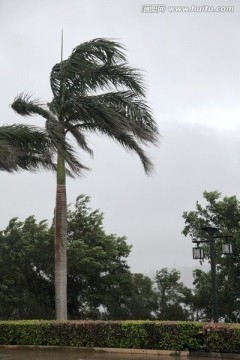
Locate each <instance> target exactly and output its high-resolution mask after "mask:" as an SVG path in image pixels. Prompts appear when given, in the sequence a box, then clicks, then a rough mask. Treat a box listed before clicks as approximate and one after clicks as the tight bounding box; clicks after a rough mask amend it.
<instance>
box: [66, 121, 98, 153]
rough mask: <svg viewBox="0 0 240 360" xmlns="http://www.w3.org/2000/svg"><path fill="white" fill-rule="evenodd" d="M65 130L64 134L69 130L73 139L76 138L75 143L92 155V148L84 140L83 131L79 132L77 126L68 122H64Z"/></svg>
mask: <svg viewBox="0 0 240 360" xmlns="http://www.w3.org/2000/svg"><path fill="white" fill-rule="evenodd" d="M65 131H66V134H67V133H68V132H70V133H71V134H72V136H73V137H74V139H75V140H76V142H77V144H78V145H79V146H80V147H81V148H82V149H83V150H84V151H86V152H88V153H89V154H90V155H91V156H93V151H92V149H90V148H89V146H88V144H87V142H86V138H85V135H84V134H83V133H81V131H80V130H79V129H78V128H77V127H75V126H74V125H72V124H71V123H70V122H66V123H65Z"/></svg>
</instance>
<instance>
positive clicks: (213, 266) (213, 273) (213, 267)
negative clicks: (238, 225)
mask: <svg viewBox="0 0 240 360" xmlns="http://www.w3.org/2000/svg"><path fill="white" fill-rule="evenodd" d="M209 241H210V260H211V277H212V313H213V321H214V322H215V323H218V295H217V278H216V259H215V256H216V253H215V239H214V232H213V231H211V232H210V233H209Z"/></svg>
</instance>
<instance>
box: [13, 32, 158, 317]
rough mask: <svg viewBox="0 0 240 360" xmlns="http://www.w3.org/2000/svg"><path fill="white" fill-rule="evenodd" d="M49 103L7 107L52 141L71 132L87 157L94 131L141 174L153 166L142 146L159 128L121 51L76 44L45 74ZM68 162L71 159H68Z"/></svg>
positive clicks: (61, 192)
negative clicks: (35, 120)
mask: <svg viewBox="0 0 240 360" xmlns="http://www.w3.org/2000/svg"><path fill="white" fill-rule="evenodd" d="M50 85H51V89H52V92H53V99H52V101H51V102H50V103H48V104H46V105H42V104H40V103H39V102H38V101H34V100H32V99H31V98H29V97H28V96H26V95H20V96H18V97H17V98H16V99H15V101H14V103H13V104H12V107H13V109H14V110H15V111H17V112H18V113H19V114H21V115H23V116H26V115H35V114H36V115H41V116H42V117H43V118H44V119H45V120H46V128H47V129H50V131H51V135H52V141H53V142H55V129H60V131H61V132H62V136H63V137H64V138H66V137H67V135H68V134H71V135H72V136H73V138H74V139H75V140H76V142H77V144H78V146H79V147H80V148H81V149H82V150H84V151H87V152H89V153H90V154H91V153H92V150H91V149H90V148H89V147H88V145H87V142H86V139H85V133H86V132H96V133H100V134H103V135H107V136H109V137H110V138H112V139H114V140H115V141H116V142H118V143H119V144H120V145H122V146H123V147H124V148H126V149H127V150H129V151H132V152H134V153H136V154H137V155H138V156H139V157H140V159H141V161H142V164H143V166H144V170H145V172H146V173H149V172H150V171H151V170H152V163H151V161H150V160H149V158H148V157H147V155H146V154H145V152H144V150H143V148H142V144H156V143H157V141H158V130H157V126H156V123H155V122H154V120H153V117H152V115H151V111H150V109H149V107H148V106H147V105H146V103H145V100H144V99H145V91H144V88H143V82H142V76H141V74H140V73H139V72H138V71H137V70H136V69H134V68H132V67H130V66H128V64H127V62H126V57H125V55H124V53H123V47H122V46H121V45H120V44H118V43H117V42H114V41H110V40H107V39H94V40H92V41H89V42H86V43H83V44H81V45H79V46H77V47H76V48H75V49H74V50H73V52H72V54H71V55H70V57H69V58H68V59H67V60H62V61H61V62H60V63H58V64H56V65H55V66H54V67H53V69H52V71H51V76H50ZM65 160H66V158H64V157H63V156H62V154H61V152H59V151H58V156H57V195H56V209H55V286H56V289H55V301H56V317H57V319H66V318H67V297H66V294H67V291H66V289H67V258H66V249H67V203H66V188H65V186H66V179H65V177H66V176H65V173H66V171H65ZM70 160H71V161H70ZM70 160H69V159H68V163H69V165H70V167H71V169H72V171H74V172H75V173H77V172H79V170H80V169H81V168H84V166H83V165H82V164H81V163H79V162H78V161H77V160H76V158H75V157H74V156H72V157H71V159H70Z"/></svg>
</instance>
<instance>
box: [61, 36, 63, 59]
mask: <svg viewBox="0 0 240 360" xmlns="http://www.w3.org/2000/svg"><path fill="white" fill-rule="evenodd" d="M62 61H63V29H62V34H61V62H62Z"/></svg>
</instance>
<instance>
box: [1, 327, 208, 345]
mask: <svg viewBox="0 0 240 360" xmlns="http://www.w3.org/2000/svg"><path fill="white" fill-rule="evenodd" d="M203 326H204V325H203V324H200V323H190V322H188V323H184V322H183V323H180V322H179V323H178V322H175V323H174V322H157V321H121V322H119V321H114V322H113V321H108V322H104V321H72V322H69V321H68V322H56V321H52V322H50V321H48V322H47V321H45V322H44V321H38V322H37V321H28V322H26V321H21V322H6V321H5V322H0V344H1V345H3V344H5V345H7V344H11V345H14V344H17V345H60V346H79V347H82V346H85V347H118V348H135V349H162V350H175V351H180V350H187V349H190V348H191V349H194V350H198V349H199V348H200V347H201V346H202V345H201V341H202V340H199V338H198V335H199V333H201V332H202V329H203Z"/></svg>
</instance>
